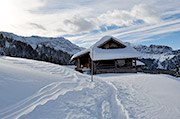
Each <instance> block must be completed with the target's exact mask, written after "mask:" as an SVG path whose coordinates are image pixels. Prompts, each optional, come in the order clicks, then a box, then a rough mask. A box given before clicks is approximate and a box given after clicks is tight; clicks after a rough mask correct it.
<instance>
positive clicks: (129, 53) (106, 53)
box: [71, 36, 140, 61]
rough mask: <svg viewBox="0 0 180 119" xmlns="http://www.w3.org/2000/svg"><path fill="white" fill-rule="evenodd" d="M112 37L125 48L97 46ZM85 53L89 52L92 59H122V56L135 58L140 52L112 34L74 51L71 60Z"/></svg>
mask: <svg viewBox="0 0 180 119" xmlns="http://www.w3.org/2000/svg"><path fill="white" fill-rule="evenodd" d="M110 39H113V40H114V41H116V42H118V43H120V44H122V45H124V46H126V47H125V48H116V49H102V48H99V46H100V45H102V44H103V43H105V42H107V41H108V40H110ZM86 53H89V54H90V57H91V59H92V60H93V61H98V60H111V59H124V58H137V57H139V56H140V54H139V53H138V52H137V51H136V50H135V49H134V48H133V47H131V46H130V45H129V44H126V43H124V42H122V41H120V40H118V39H117V38H115V37H112V36H104V37H103V38H101V39H100V40H99V41H97V42H96V43H95V44H94V45H92V46H91V47H90V48H88V49H85V50H83V51H81V52H78V53H76V54H75V55H73V57H72V58H71V60H73V59H75V58H77V57H80V56H81V55H84V54H86Z"/></svg>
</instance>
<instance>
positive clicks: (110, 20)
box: [0, 0, 180, 49]
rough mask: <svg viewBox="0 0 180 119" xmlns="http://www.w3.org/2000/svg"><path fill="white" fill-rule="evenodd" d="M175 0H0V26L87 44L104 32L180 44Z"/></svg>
mask: <svg viewBox="0 0 180 119" xmlns="http://www.w3.org/2000/svg"><path fill="white" fill-rule="evenodd" d="M179 6H180V0H0V31H5V32H12V33H15V34H17V35H21V36H32V35H37V36H45V37H65V38H66V39H68V40H70V41H71V42H73V43H75V44H76V45H79V46H81V47H89V46H91V45H92V44H94V43H95V42H96V41H97V40H99V39H101V38H102V37H103V36H105V35H111V36H114V37H117V38H118V39H119V40H122V41H124V42H130V43H133V44H142V45H150V44H157V45H168V46H170V47H172V48H173V49H180V45H179V44H180V7H179Z"/></svg>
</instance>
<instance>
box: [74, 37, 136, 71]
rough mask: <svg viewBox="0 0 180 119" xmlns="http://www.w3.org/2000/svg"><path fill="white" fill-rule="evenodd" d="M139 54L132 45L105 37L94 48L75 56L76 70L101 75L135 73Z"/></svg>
mask: <svg viewBox="0 0 180 119" xmlns="http://www.w3.org/2000/svg"><path fill="white" fill-rule="evenodd" d="M138 56H139V54H138V52H137V51H135V49H134V48H132V47H131V46H130V45H128V44H126V43H124V42H122V41H120V40H118V39H116V38H114V37H112V36H105V37H103V38H102V39H100V40H99V41H98V42H96V43H95V44H94V45H93V46H91V47H90V48H88V49H85V50H83V51H81V52H79V53H77V54H75V55H74V56H73V57H72V58H71V61H75V70H77V71H80V72H83V70H88V69H89V70H90V72H93V74H99V73H135V72H137V69H136V59H137V58H138Z"/></svg>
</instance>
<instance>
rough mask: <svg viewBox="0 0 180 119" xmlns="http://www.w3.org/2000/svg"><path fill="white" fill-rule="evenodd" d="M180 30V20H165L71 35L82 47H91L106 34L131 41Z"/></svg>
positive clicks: (138, 41)
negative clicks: (95, 32) (157, 22)
mask: <svg viewBox="0 0 180 119" xmlns="http://www.w3.org/2000/svg"><path fill="white" fill-rule="evenodd" d="M177 31H180V20H173V21H164V22H161V23H159V24H153V25H146V26H144V25H138V26H131V27H125V28H121V29H116V30H111V31H109V32H103V33H101V34H93V35H92V34H85V35H82V36H76V37H69V38H68V39H70V40H71V41H72V42H74V43H76V44H77V45H80V46H81V47H89V46H91V45H92V44H94V43H95V42H96V41H97V40H99V39H100V38H102V37H103V36H105V35H112V36H114V37H117V38H118V39H120V40H122V41H126V42H131V43H141V42H144V41H150V40H156V39H152V38H150V37H152V36H156V35H162V34H167V33H172V32H177Z"/></svg>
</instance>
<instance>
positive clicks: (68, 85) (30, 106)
mask: <svg viewBox="0 0 180 119" xmlns="http://www.w3.org/2000/svg"><path fill="white" fill-rule="evenodd" d="M5 59H6V58H5ZM8 60H9V61H13V62H14V64H25V65H28V66H30V67H32V68H34V69H39V70H41V71H45V72H49V73H51V74H58V75H60V76H61V77H63V78H64V81H61V80H60V82H53V83H51V84H49V85H46V86H44V87H43V88H41V89H40V90H39V91H37V92H36V93H35V94H34V95H32V96H30V97H28V98H27V99H24V100H22V101H20V102H18V103H17V104H15V105H13V106H10V107H8V108H6V109H3V110H0V117H3V118H4V119H9V118H19V117H20V116H22V115H24V114H27V113H29V112H31V111H32V110H34V108H36V106H38V105H43V104H45V103H47V102H48V101H49V100H55V99H56V98H57V97H58V96H59V95H64V94H65V93H67V92H69V91H72V90H73V91H78V90H82V89H83V88H84V87H87V85H88V84H87V82H86V81H85V80H81V81H80V80H79V79H80V77H81V78H82V76H81V75H80V74H79V75H78V74H77V73H71V72H70V71H68V70H69V69H67V68H64V67H62V66H58V65H53V64H49V63H41V62H38V61H32V62H31V61H26V60H20V61H19V60H16V59H11V58H10V59H9V58H8ZM85 78H86V79H87V77H85ZM70 79H71V80H70ZM66 80H67V81H66ZM87 80H88V79H87ZM89 87H90V88H92V87H93V86H91V85H89Z"/></svg>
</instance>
